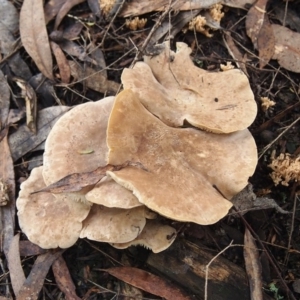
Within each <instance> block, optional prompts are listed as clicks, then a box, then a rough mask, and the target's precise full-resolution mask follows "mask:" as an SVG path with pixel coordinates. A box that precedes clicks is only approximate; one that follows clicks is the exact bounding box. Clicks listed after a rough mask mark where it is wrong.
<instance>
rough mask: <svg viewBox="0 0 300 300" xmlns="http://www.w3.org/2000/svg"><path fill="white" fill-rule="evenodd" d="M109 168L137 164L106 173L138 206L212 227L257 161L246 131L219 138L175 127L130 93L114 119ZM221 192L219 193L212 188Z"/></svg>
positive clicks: (110, 125)
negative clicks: (131, 192)
mask: <svg viewBox="0 0 300 300" xmlns="http://www.w3.org/2000/svg"><path fill="white" fill-rule="evenodd" d="M107 144H108V147H109V155H108V163H110V164H113V165H119V164H122V163H124V162H125V161H128V160H129V161H138V162H140V163H141V164H142V165H143V166H144V167H145V168H146V169H147V170H149V171H148V172H147V171H144V170H142V169H138V168H133V167H127V168H124V169H122V170H120V171H117V172H108V174H109V175H110V176H111V177H112V178H113V179H114V180H115V181H116V182H118V183H119V184H121V185H123V186H124V187H126V188H128V189H130V190H132V191H133V194H134V195H136V196H137V198H138V199H139V201H140V202H142V203H144V204H145V205H146V206H148V207H149V208H150V209H152V210H154V211H156V212H158V213H160V214H161V215H164V216H166V217H168V218H171V219H175V220H178V221H191V222H195V223H198V224H203V225H204V224H212V223H215V222H217V221H218V220H219V219H221V218H222V217H224V216H225V215H226V214H227V212H228V210H229V208H230V207H231V206H232V204H231V203H230V202H229V201H227V200H226V199H224V197H223V196H222V195H221V194H220V193H219V192H218V191H217V189H218V190H219V191H220V192H221V193H222V194H223V195H224V196H225V197H226V198H227V199H230V198H232V197H233V196H234V195H235V194H237V193H238V192H239V191H241V190H242V189H243V188H244V187H245V186H246V185H247V182H248V177H249V176H251V175H252V173H253V172H254V170H255V166H256V162H257V152H256V145H255V142H254V139H253V137H252V136H251V134H250V133H249V131H248V130H243V131H239V132H236V133H232V134H228V135H217V134H212V133H207V132H203V131H200V130H196V129H193V128H184V129H183V128H171V127H169V126H167V125H165V124H164V123H162V122H161V121H160V120H159V119H157V118H155V117H154V116H153V115H152V114H151V113H149V112H148V111H147V110H146V109H145V108H144V107H143V105H142V104H141V103H140V101H139V99H138V97H137V95H136V94H134V93H133V92H132V91H130V90H125V91H123V92H121V93H120V94H119V95H118V96H117V98H116V100H115V104H114V107H113V110H112V113H111V115H110V119H109V123H108V130H107ZM214 186H215V187H217V189H215V188H214Z"/></svg>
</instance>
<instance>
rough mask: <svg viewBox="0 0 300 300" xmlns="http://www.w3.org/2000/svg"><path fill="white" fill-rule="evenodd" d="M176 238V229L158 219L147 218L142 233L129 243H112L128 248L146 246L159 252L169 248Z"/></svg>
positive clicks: (116, 246) (115, 245)
mask: <svg viewBox="0 0 300 300" xmlns="http://www.w3.org/2000/svg"><path fill="white" fill-rule="evenodd" d="M175 238H176V229H175V228H173V227H171V226H169V225H164V224H162V223H160V222H159V221H157V220H147V223H146V226H145V227H144V229H143V231H142V232H141V234H140V235H139V236H138V237H137V238H135V239H134V240H133V241H131V242H128V243H122V244H121V243H120V244H117V243H115V244H111V245H112V246H113V247H115V248H117V249H126V248H128V247H130V246H144V247H145V248H148V249H151V250H152V252H153V253H159V252H161V251H164V250H166V249H167V248H169V247H170V246H171V245H172V244H173V242H174V241H175Z"/></svg>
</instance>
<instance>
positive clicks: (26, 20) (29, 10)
mask: <svg viewBox="0 0 300 300" xmlns="http://www.w3.org/2000/svg"><path fill="white" fill-rule="evenodd" d="M20 36H21V40H22V43H23V46H24V48H25V50H26V51H27V53H28V54H29V55H30V56H31V58H32V59H33V60H34V62H35V63H36V65H37V67H38V68H39V70H40V71H41V72H42V73H43V75H45V76H46V77H47V78H49V79H53V75H52V66H53V64H52V56H51V50H50V44H49V40H48V34H47V30H46V23H45V17H44V9H43V1H40V0H24V2H23V5H22V8H21V12H20Z"/></svg>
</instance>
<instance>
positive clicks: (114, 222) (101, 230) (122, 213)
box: [80, 205, 153, 243]
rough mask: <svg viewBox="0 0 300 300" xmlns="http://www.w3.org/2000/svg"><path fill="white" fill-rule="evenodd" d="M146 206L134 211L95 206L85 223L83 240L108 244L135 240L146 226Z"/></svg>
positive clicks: (151, 214)
mask: <svg viewBox="0 0 300 300" xmlns="http://www.w3.org/2000/svg"><path fill="white" fill-rule="evenodd" d="M148 211H149V210H148V208H146V207H145V206H141V207H135V208H132V209H121V208H108V207H105V206H102V205H93V206H92V209H91V212H90V214H89V215H88V217H87V218H86V219H85V220H84V222H83V228H82V230H81V233H80V237H81V238H85V237H86V238H88V239H89V240H93V241H98V242H107V243H126V242H129V241H132V240H133V239H135V238H136V237H137V236H138V235H139V234H140V233H141V232H142V230H143V228H144V227H145V225H146V218H147V217H152V216H153V213H150V214H148Z"/></svg>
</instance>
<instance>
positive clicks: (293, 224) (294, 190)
mask: <svg viewBox="0 0 300 300" xmlns="http://www.w3.org/2000/svg"><path fill="white" fill-rule="evenodd" d="M297 186H298V182H295V183H294V186H293V191H292V193H293V194H294V205H293V212H292V222H291V229H290V232H289V240H288V245H287V252H286V256H285V259H284V264H286V263H287V260H288V255H289V251H290V248H291V242H292V235H293V231H294V227H295V214H296V208H297V200H298V194H297V193H296V188H297ZM293 194H292V195H293Z"/></svg>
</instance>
